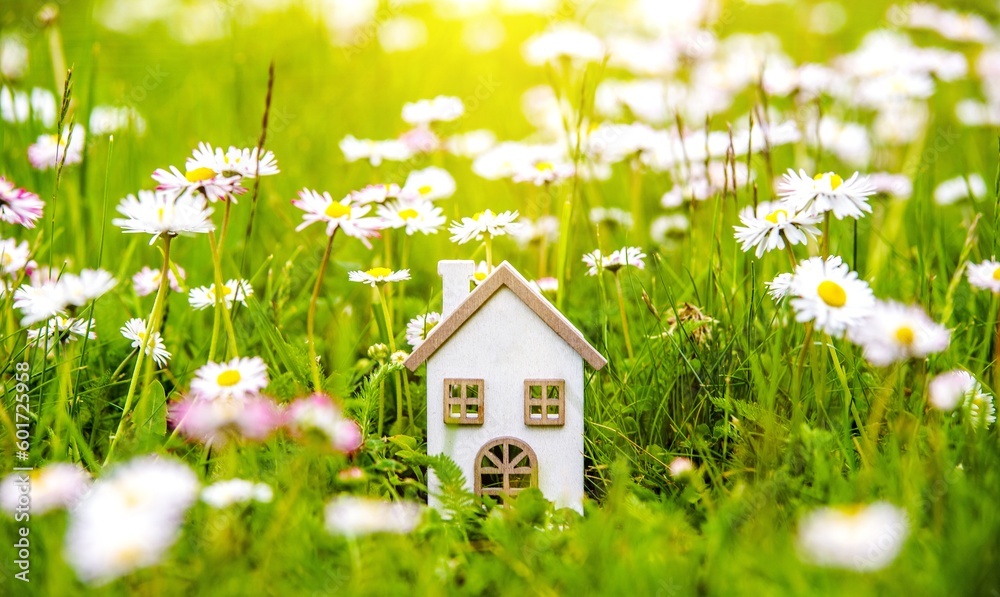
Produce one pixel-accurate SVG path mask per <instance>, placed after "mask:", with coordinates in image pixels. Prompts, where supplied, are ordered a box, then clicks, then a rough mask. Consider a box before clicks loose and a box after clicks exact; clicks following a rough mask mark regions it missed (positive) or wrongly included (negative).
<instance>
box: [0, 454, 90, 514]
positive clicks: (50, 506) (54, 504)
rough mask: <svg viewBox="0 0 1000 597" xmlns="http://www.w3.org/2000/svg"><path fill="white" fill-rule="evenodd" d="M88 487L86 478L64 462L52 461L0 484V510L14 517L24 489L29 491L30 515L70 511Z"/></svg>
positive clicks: (88, 483)
mask: <svg viewBox="0 0 1000 597" xmlns="http://www.w3.org/2000/svg"><path fill="white" fill-rule="evenodd" d="M89 485H90V475H89V474H87V472H86V471H84V470H83V469H82V468H80V466H79V465H77V464H70V463H68V462H53V463H51V464H46V465H45V466H43V467H41V468H37V469H35V470H33V471H31V472H28V473H23V472H22V473H17V472H15V473H12V474H10V475H7V476H6V477H4V479H3V481H0V509H2V510H3V511H4V512H7V513H8V514H10V515H11V516H14V515H15V514H16V513H17V511H18V506H19V501H20V498H22V497H23V496H24V493H23V491H24V488H25V487H27V488H28V489H27V490H28V491H29V492H30V493H29V494H30V496H31V514H32V515H36V514H37V515H39V516H40V515H42V514H45V513H46V512H51V511H52V510H56V509H58V508H72V507H73V506H74V505H75V504H76V502H77V501H78V500H79V499H80V498H81V497H83V494H84V493H86V491H87V487H88V486H89ZM20 505H22V506H23V504H20ZM22 511H23V509H22Z"/></svg>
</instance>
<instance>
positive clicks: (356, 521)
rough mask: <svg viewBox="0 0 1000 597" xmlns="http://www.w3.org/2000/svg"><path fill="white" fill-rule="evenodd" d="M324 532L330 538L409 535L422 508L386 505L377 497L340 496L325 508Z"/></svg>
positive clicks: (413, 504) (413, 505)
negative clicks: (376, 534) (391, 534)
mask: <svg viewBox="0 0 1000 597" xmlns="http://www.w3.org/2000/svg"><path fill="white" fill-rule="evenodd" d="M324 514H325V517H326V530H327V531H329V532H330V533H332V534H334V535H342V536H344V537H349V538H353V537H359V536H363V535H371V534H373V533H394V534H398V535H402V534H406V533H410V532H412V531H413V530H414V529H415V528H417V525H418V524H420V518H421V516H422V515H423V506H421V505H420V504H418V503H416V502H409V501H399V502H387V501H383V500H380V499H377V498H367V497H355V496H351V495H342V496H338V497H335V498H334V499H333V500H331V501H330V502H329V503H328V504H327V505H326V510H325V512H324Z"/></svg>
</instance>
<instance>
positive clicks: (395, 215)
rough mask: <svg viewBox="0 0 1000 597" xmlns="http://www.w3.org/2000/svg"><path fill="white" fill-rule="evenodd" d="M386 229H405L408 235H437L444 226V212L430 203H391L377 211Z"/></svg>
mask: <svg viewBox="0 0 1000 597" xmlns="http://www.w3.org/2000/svg"><path fill="white" fill-rule="evenodd" d="M376 213H377V214H378V217H380V218H382V221H383V222H384V224H385V227H386V228H394V229H395V228H403V229H404V230H406V234H407V235H410V236H412V235H414V234H416V233H418V232H419V233H421V234H437V231H438V229H440V228H441V226H444V223H445V221H446V218H445V217H444V210H442V209H441V208H440V207H435V206H434V204H433V203H431V202H430V201H414V202H410V201H390V202H388V203H385V204H383V205H379V206H378V209H377V210H376Z"/></svg>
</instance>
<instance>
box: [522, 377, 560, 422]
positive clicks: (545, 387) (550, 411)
mask: <svg viewBox="0 0 1000 597" xmlns="http://www.w3.org/2000/svg"><path fill="white" fill-rule="evenodd" d="M565 423H566V382H565V381H564V380H561V379H528V380H525V382H524V424H525V425H563V424H565Z"/></svg>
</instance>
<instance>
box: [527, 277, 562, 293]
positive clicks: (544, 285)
mask: <svg viewBox="0 0 1000 597" xmlns="http://www.w3.org/2000/svg"><path fill="white" fill-rule="evenodd" d="M529 285H530V286H531V287H532V288H534V289H535V290H536V291H537V292H538V293H539V294H549V295H551V294H555V293H556V292H558V291H559V280H557V279H555V278H552V277H545V278H538V279H537V280H532V281H531V282H529Z"/></svg>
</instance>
